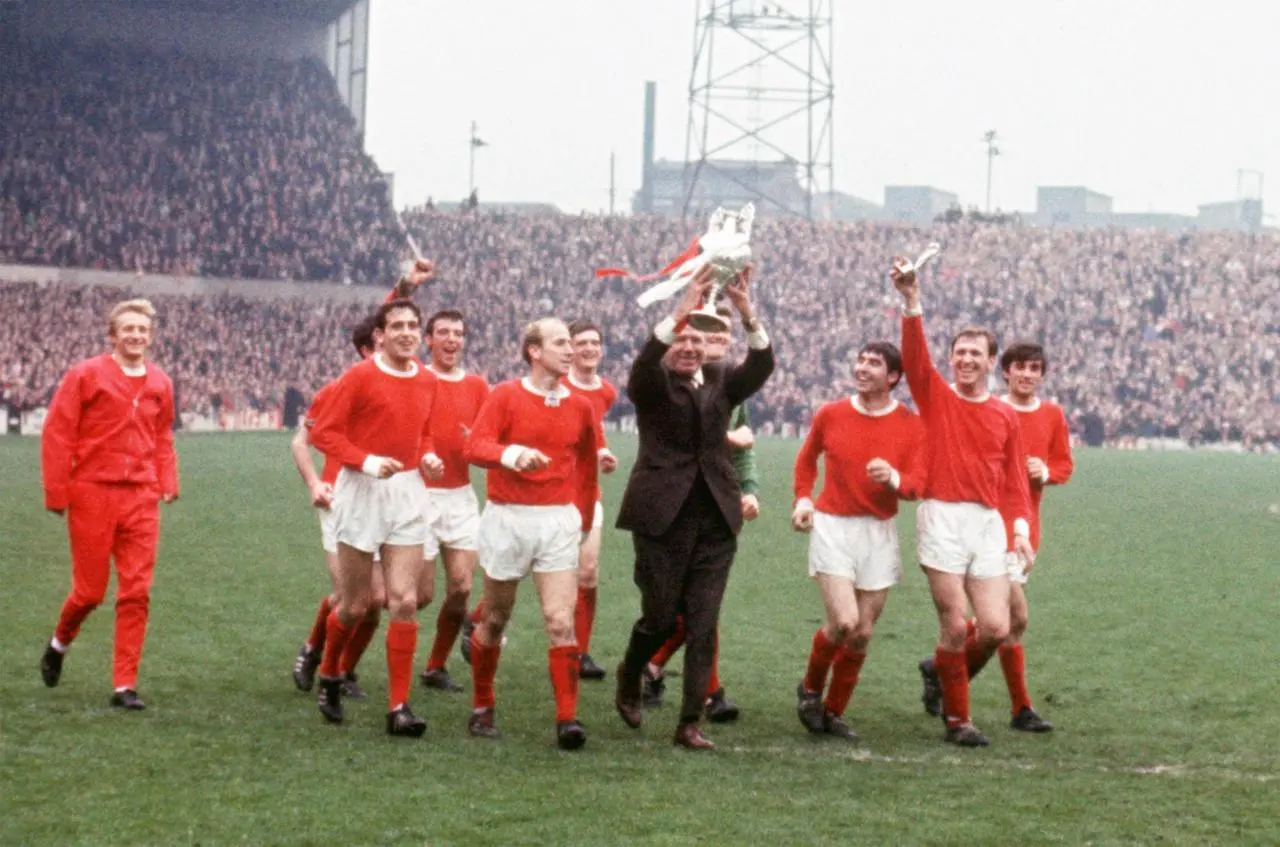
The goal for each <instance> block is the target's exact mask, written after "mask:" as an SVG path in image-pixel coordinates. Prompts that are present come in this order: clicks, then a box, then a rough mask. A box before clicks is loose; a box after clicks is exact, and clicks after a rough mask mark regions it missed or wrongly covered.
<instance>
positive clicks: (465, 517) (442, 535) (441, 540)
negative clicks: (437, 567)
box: [427, 485, 480, 559]
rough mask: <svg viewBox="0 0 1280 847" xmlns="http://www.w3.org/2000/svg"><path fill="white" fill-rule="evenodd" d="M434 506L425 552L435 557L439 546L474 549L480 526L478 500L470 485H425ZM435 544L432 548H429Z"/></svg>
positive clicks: (428, 497)
mask: <svg viewBox="0 0 1280 847" xmlns="http://www.w3.org/2000/svg"><path fill="white" fill-rule="evenodd" d="M427 499H428V500H429V501H430V502H431V504H432V506H433V507H434V515H433V516H431V517H429V519H433V520H434V524H433V526H432V530H433V531H432V533H431V535H432V537H431V538H430V539H428V540H427V556H428V558H432V559H434V558H435V554H436V553H437V552H439V548H441V547H448V548H449V549H450V550H475V549H476V545H477V543H478V542H477V534H478V532H479V527H480V501H479V499H477V497H476V492H475V489H474V488H472V487H471V486H470V485H462V486H459V487H457V488H427ZM433 547H434V548H435V549H434V550H433V549H432V548H433Z"/></svg>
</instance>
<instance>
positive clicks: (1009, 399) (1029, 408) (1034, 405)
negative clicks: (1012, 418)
mask: <svg viewBox="0 0 1280 847" xmlns="http://www.w3.org/2000/svg"><path fill="white" fill-rule="evenodd" d="M1000 399H1001V400H1003V401H1004V402H1006V403H1008V404H1009V405H1010V406H1012V407H1013V408H1015V409H1017V410H1018V411H1019V412H1034V411H1036V410H1037V409H1039V408H1040V398H1039V397H1037V398H1036V399H1035V400H1033V401H1032V402H1030V403H1028V404H1027V405H1025V406H1020V405H1018V404H1017V403H1015V402H1013V396H1012V395H1010V394H1006V395H1004V396H1003V397H1001V398H1000Z"/></svg>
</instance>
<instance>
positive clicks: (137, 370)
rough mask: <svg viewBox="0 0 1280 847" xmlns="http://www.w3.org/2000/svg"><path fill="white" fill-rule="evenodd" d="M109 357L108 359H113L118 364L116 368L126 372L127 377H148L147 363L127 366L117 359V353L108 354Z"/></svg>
mask: <svg viewBox="0 0 1280 847" xmlns="http://www.w3.org/2000/svg"><path fill="white" fill-rule="evenodd" d="M107 356H108V358H110V359H111V361H113V362H115V363H116V366H117V367H118V368H120V370H122V371H124V375H125V376H146V375H147V363H146V362H145V361H143V362H142V363H140V364H137V365H126V364H125V363H124V362H122V361H120V360H119V359H117V358H116V354H115V353H108V354H107Z"/></svg>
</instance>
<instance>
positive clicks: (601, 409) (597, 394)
mask: <svg viewBox="0 0 1280 847" xmlns="http://www.w3.org/2000/svg"><path fill="white" fill-rule="evenodd" d="M597 380H598V384H597V385H594V386H586V385H583V384H582V383H580V382H578V381H577V380H575V379H574V378H573V372H572V371H570V372H569V373H568V374H565V376H564V378H563V379H561V380H560V384H561V385H563V386H564V387H565V388H567V389H569V391H570V392H571V393H573V394H578V395H581V396H582V397H585V398H586V400H587V402H588V403H590V404H591V409H592V411H593V412H594V413H595V416H596V423H598V424H599V425H600V446H601V447H607V446H608V444H607V443H606V441H605V439H604V419H605V416H606V415H608V414H609V410H610V409H611V408H613V404H614V402H616V401H617V399H618V389H617V388H616V387H615V386H614V384H613V383H612V382H609V380H607V379H604V378H603V377H597Z"/></svg>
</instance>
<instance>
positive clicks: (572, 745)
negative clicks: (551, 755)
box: [556, 720, 587, 750]
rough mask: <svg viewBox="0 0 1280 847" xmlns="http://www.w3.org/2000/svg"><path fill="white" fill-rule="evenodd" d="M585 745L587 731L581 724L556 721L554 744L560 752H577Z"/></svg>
mask: <svg viewBox="0 0 1280 847" xmlns="http://www.w3.org/2000/svg"><path fill="white" fill-rule="evenodd" d="M586 743H587V731H586V730H585V729H583V728H582V724H580V723H578V722H577V721H576V720H574V721H558V722H557V723H556V744H559V745H560V749H561V750H577V749H578V748H579V747H581V746H582V745H583V744H586Z"/></svg>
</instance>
